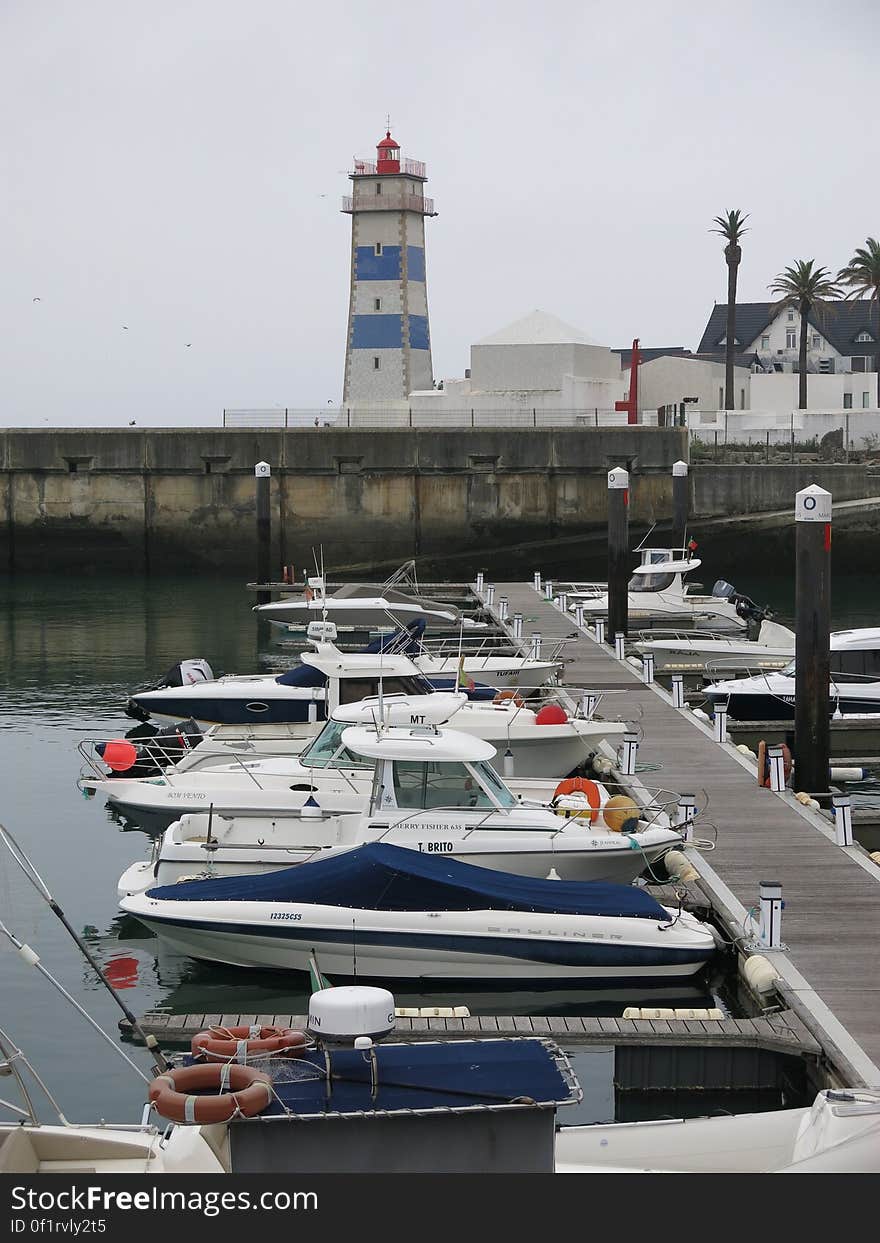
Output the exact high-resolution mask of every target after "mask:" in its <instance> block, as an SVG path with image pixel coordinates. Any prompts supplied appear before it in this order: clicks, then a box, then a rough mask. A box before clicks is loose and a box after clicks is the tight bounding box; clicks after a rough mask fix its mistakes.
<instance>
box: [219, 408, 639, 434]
mask: <svg viewBox="0 0 880 1243" xmlns="http://www.w3.org/2000/svg"><path fill="white" fill-rule="evenodd" d="M656 418H657V416H656V414H654V415H653V417H652V418H651V419H649V420H647V421H650V422H656ZM626 421H627V416H626V411H620V410H600V409H598V408H595V409H590V410H538V409H532V410H524V409H517V410H476V409H474V410H443V411H442V412H441V411H436V410H413V409H403V410H400V409H398V410H383V409H372V410H367V409H363V408H360V409H358V408H356V407H353V406H351V407H345V406H342V407H339V406H332V407H331V406H326V407H325V408H324V409H323V410H321V409H318V410H301V409H281V408H275V409H272V410H224V411H223V426H224V427H291V428H308V427H319V428H320V427H335V428H340V427H415V428H419V427H424V428H432V429H433V428H438V427H625V426H626Z"/></svg>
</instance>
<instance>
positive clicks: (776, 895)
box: [758, 880, 783, 950]
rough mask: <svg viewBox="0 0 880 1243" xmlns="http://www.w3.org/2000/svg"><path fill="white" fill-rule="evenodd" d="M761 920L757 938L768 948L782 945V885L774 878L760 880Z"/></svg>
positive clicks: (772, 948) (776, 947)
mask: <svg viewBox="0 0 880 1243" xmlns="http://www.w3.org/2000/svg"><path fill="white" fill-rule="evenodd" d="M760 897H761V922H760V926H759V928H758V939H759V940H760V942H761V944H762V945H763V946H764V947H765V949H768V950H774V949H777V950H778V949H780V948H781V947H782V907H783V902H782V886H781V885H780V884H779V882H778V881H775V880H762V881H761V882H760Z"/></svg>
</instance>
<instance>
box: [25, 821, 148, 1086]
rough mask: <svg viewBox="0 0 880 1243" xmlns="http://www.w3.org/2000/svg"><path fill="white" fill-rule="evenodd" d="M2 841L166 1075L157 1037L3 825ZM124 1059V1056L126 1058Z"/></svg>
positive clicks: (55, 981)
mask: <svg viewBox="0 0 880 1243" xmlns="http://www.w3.org/2000/svg"><path fill="white" fill-rule="evenodd" d="M0 841H2V842H3V844H4V846H5V847H6V849H7V850H8V851H9V853H10V854H11V855H12V857H13V859H14V860H15V862H16V863H17V864H18V866H19V867H20V868H21V870H22V872H24V874H25V876H26V878H27V879H28V881H30V883H31V884H32V885H33V887H34V889H36V891H37V893H38V894H39V895H40V897H41V898H42V899H43V901H44V902H45V903H46V904H47V906H48V907H49V910H50V911H51V912H52V913H53V915H56V916H57V918H58V919H59V920H60V921H61V923H62V924H63V925H64V927H65V928H66V929H67V931H68V933H69V934H70V936H71V937H72V938H73V940H74V942H75V944H76V945H77V947H78V949H79V951H80V953H81V954H82V955H83V956H84V958H85V959H86V961H87V962H88V964H89V966H90V967H91V968H92V970H93V971H94V972H95V975H97V977H98V979H99V980H100V981H101V983H102V984H103V985H104V987H105V988H106V989H107V991H108V992H109V994H110V996H111V997H112V998H113V1000H114V1001H115V1002H116V1004H117V1005H118V1006H119V1008H120V1010H121V1011H122V1013H123V1014H124V1015H125V1017H126V1018H127V1019H128V1021H129V1023H130V1024H131V1028H132V1031H133V1032H134V1033H135V1034H136V1035H137V1036H138V1037H139V1038H140V1039H141V1040H142V1041H143V1042H144V1044H145V1045H146V1046H147V1048H148V1049H149V1050H150V1054H151V1056H152V1058H153V1061H154V1062H155V1063H156V1065H157V1066H158V1068H159V1071H160V1072H162V1071H166V1070H167V1069H168V1063H167V1062H166V1061H165V1057H164V1055H163V1053H162V1050H161V1049H160V1048H159V1042H158V1040H157V1039H156V1037H155V1036H148V1035H147V1034H146V1033H145V1032H144V1030H143V1028H142V1027H141V1025H140V1023H139V1022H138V1020H137V1018H136V1016H135V1015H134V1014H132V1012H131V1010H129V1008H128V1006H127V1005H126V1004H125V1002H124V1001H123V999H122V998H121V997H120V996H119V993H118V992H117V991H116V989H115V988H114V987H113V985H112V984H111V983H110V981H109V980H108V978H107V976H106V975H105V974H104V971H103V968H102V967H101V966H100V965H99V964H98V962H97V960H96V959H95V956H94V955H93V954H92V952H91V950H90V949H89V947H88V946H87V945H86V943H85V942H84V941H83V939H82V937H81V936H80V935H79V933H77V932H76V931H75V930H74V928H73V927H72V925H71V923H70V921H69V920H68V918H67V916H66V915H65V914H64V911H62V909H61V907H60V906H59V905H58V903H57V902H56V901H55V899H54V898H53V897H52V894H51V893H50V892H49V889H48V887H47V885H46V882H45V881H44V880H43V878H42V876H41V875H40V873H39V872H38V871H37V869H36V868H35V867H34V865H33V863H32V862H31V861H30V859H29V858H28V857H27V855H26V854H25V852H24V850H22V848H21V846H19V844H18V842H17V841H16V840H15V838H14V837H13V835H12V834H11V833H10V831H9V829H7V828H6V826H5V825H3V824H0ZM0 927H2V926H0ZM2 931H3V933H4V934H5V935H6V936H7V937H10V939H11V940H12V942H13V944H14V945H15V947H16V949H18V950H19V951H21V950H22V948H24V949H26V950H28V953H29V954H30V955H32V956H33V958H35V959H36V961H34V962H32V965H33V966H35V967H37V969H38V970H39V971H41V972H42V974H43V975H45V976H46V977H47V978H48V979H50V980H51V981H52V983H53V984H55V986H56V988H58V989H60V990H61V992H63V993H64V995H65V996H66V997H67V998H68V1000H69V1001H70V1002H71V1003H72V1004H73V1005H74V1006H76V1008H77V1010H79V1011H80V1013H81V1014H83V1015H85V1017H86V1018H87V1019H88V1020H89V1022H90V1023H91V1024H92V1026H93V1027H97V1024H96V1023H95V1022H94V1020H93V1019H91V1018H90V1017H89V1015H87V1014H86V1012H85V1010H83V1009H82V1007H81V1006H80V1005H79V1004H78V1003H77V1002H76V1001H74V999H73V998H72V997H71V996H70V995H69V994H68V993H67V992H65V990H64V989H63V988H62V987H61V985H60V984H59V983H58V982H57V980H54V979H53V977H52V976H51V975H49V973H48V971H47V970H46V968H45V967H43V966H42V964H41V963H40V961H39V958H36V955H34V952H33V950H30V949H28V947H27V946H24V947H23V946H22V944H21V942H19V941H16V940H15V939H14V938H12V937H11V934H10V933H9V932H8V930H7V929H6V928H5V927H2ZM29 961H30V959H29ZM97 1029H98V1031H101V1032H102V1035H104V1036H105V1037H106V1032H103V1031H102V1029H101V1028H100V1027H97ZM107 1039H109V1037H107ZM110 1043H111V1044H113V1047H114V1049H117V1050H118V1046H117V1045H116V1044H114V1043H113V1041H110ZM118 1051H119V1052H121V1050H118ZM123 1056H125V1055H124V1054H123ZM128 1060H129V1059H128V1058H126V1061H128ZM131 1065H132V1066H134V1062H132V1063H131ZM135 1069H136V1070H137V1067H135ZM138 1074H139V1075H140V1074H142V1072H141V1071H140V1070H138Z"/></svg>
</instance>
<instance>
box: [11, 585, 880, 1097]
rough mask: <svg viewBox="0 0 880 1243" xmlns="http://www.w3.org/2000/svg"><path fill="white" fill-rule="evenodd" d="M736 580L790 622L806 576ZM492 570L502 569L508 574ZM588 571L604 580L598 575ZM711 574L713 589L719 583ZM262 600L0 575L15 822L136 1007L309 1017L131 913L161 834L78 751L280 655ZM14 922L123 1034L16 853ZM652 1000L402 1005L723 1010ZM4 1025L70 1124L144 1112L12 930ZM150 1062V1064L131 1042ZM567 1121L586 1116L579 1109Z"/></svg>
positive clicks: (136, 1056) (471, 999)
mask: <svg viewBox="0 0 880 1243" xmlns="http://www.w3.org/2000/svg"><path fill="white" fill-rule="evenodd" d="M708 568H710V569H712V570H714V569H716V568H717V573H715V577H721V576H722V575H723V576H725V577H729V578H731V579H732V581H734V582H735V583H736V585H737V587H738V588H740V589H742V590H744V591H746V592H747V593H748V594H750V595H752V596H753V597H754V598H755V599H756V600H758V601H760V602H762V603H764V602H766V603H768V604H770V605H771V606H772V607H774V608H776V609H778V610H779V611H780V614H781V615H790V614H791V611H792V607H793V584H792V583H790V582H786V580H785V579H780V578H779V577H772V576H770V575H762V576H760V577H759V576H758V575H756V574H753V573H751V572H749V571H745V572H743V573H740V574H739V575H734V574H733V573H732V572H731V568H730V566H724V567H721V566H719V567H708ZM493 571H494V573H495V574H496V576H497V577H499V578H502V577H503V576H504V573H505V570H504V567H503V566H499V565H497V564H496V565H495V566H494V567H493ZM581 572H583V573H597V570H596V569H593V568H589V569H586V570H584V571H581ZM704 579H705V581H707V582H711V581H714V579H713V578H712V577H711V574H710V575H704ZM834 600H835V616H834V624H835V625H836V626H843V625H848V624H855V625H864V624H869V623H872V622H874V621H875V620H876V617H877V609H878V607H880V588H878V585H877V582H876V580H875V579H873V578H871V577H869V576H865V577H864V578H860V579H857V578H847V579H838V581H837V582H836V584H835V594H834ZM251 604H252V600H251V599H250V598H249V596H248V594H247V592H246V591H245V590H244V589H243V586H242V583H241V582H240V581H239V580H238V579H237V578H236V579H229V578H223V579H219V578H218V579H212V578H208V577H203V576H199V577H195V576H194V577H191V578H180V579H172V578H159V577H152V578H139V577H131V578H125V577H113V578H108V577H102V576H94V577H63V578H62V577H59V576H52V577H49V576H44V577H40V576H17V577H14V578H10V579H6V580H4V581H3V582H2V585H0V677H2V686H3V694H2V697H0V791H2V797H0V821H2V823H3V824H5V825H6V826H7V827H8V828H9V829H10V830H11V831H12V832H13V833H14V834H15V835H16V836H17V837H18V839H19V840H20V842H21V843H22V845H23V846H24V848H25V849H26V850H27V852H28V853H29V855H30V856H31V858H32V860H33V862H34V864H35V865H36V867H37V868H38V870H39V871H40V873H41V874H42V876H43V878H44V880H45V881H46V883H47V885H48V887H49V889H50V890H51V892H52V893H53V895H54V896H55V897H56V899H57V900H58V901H59V903H60V904H61V906H62V907H63V908H64V910H65V912H66V913H67V915H68V917H69V919H70V921H71V923H72V924H73V925H74V927H76V928H77V929H78V930H81V931H83V932H84V933H85V935H86V936H87V939H88V941H89V943H90V945H91V947H92V950H93V952H94V953H95V955H96V956H97V957H98V959H99V960H100V961H101V962H102V964H103V965H104V966H105V968H106V969H107V970H108V972H109V973H110V975H111V977H112V978H113V979H114V981H115V982H116V983H117V986H118V987H119V988H120V989H121V990H122V995H123V996H124V997H125V999H126V1001H127V1003H128V1004H129V1006H130V1007H131V1009H132V1010H134V1011H135V1013H138V1014H140V1013H143V1012H144V1011H146V1010H149V1009H153V1008H167V1009H170V1010H173V1011H176V1012H178V1013H183V1012H204V1013H208V1012H213V1013H217V1012H221V1013H223V1012H225V1013H278V1014H282V1013H302V1012H303V1011H304V1010H305V1009H306V1007H307V993H308V988H307V983H306V981H305V980H304V979H303V978H301V977H299V976H296V975H291V976H289V977H286V976H277V975H269V974H265V975H263V974H260V973H245V972H241V971H235V970H232V969H221V968H217V967H212V966H209V965H207V964H199V963H195V962H193V961H191V960H188V959H185V958H182V957H180V956H178V955H175V954H172V953H170V952H168V951H167V950H164V949H162V948H160V947H159V945H158V943H157V942H156V941H155V939H153V938H152V937H150V936H148V935H147V934H146V933H145V931H144V930H143V929H142V928H141V927H140V926H139V925H137V924H136V923H134V922H133V921H131V920H129V919H122V918H120V916H119V914H118V912H117V908H116V881H117V878H118V877H119V875H120V874H121V872H122V871H123V870H124V869H125V868H126V867H127V866H128V865H129V864H130V863H131V862H132V861H133V860H134V859H137V858H139V857H143V856H144V855H145V854H146V852H147V848H148V841H147V838H146V837H145V835H144V834H143V833H141V832H140V831H131V830H130V829H128V828H127V827H126V826H125V825H122V824H120V823H119V822H118V821H117V820H114V819H113V818H112V817H111V816H110V814H109V813H108V811H107V810H106V809H105V807H104V806H103V804H102V802H101V801H100V800H91V801H87V800H85V799H84V798H83V797H82V796H81V795H80V793H79V792H78V790H77V788H76V784H75V783H76V778H77V776H78V774H79V772H80V766H81V761H80V756H79V755H78V753H77V749H76V747H77V743H78V742H79V741H80V740H81V739H83V738H90V737H91V738H102V737H115V736H121V735H122V734H124V733H125V732H126V730H128V729H129V728H131V726H132V721H131V720H130V719H128V718H127V717H126V716H125V715H124V714H123V711H122V708H123V705H124V703H125V701H126V698H127V695H128V693H129V691H130V690H131V689H132V688H133V687H135V686H137V685H139V684H142V683H143V682H146V681H150V680H152V679H154V678H156V677H158V676H159V675H160V674H162V673H163V672H164V671H165V670H166V669H167V668H169V667H170V666H171V665H173V664H174V663H176V662H177V661H178V660H180V659H182V658H184V657H187V656H203V657H205V658H206V659H207V660H208V661H209V662H210V663H211V664H212V666H213V668H214V670H215V671H216V672H219V671H227V672H248V671H252V670H255V669H259V668H262V667H267V665H268V664H269V663H271V664H273V665H277V661H278V656H279V652H278V650H277V649H271V648H270V647H268V646H264V647H263V648H262V649H261V648H260V646H259V645H258V640H257V627H256V625H255V624H254V619H253V616H252V614H251V611H250V609H251ZM0 912H2V914H0V918H2V919H3V921H4V922H5V923H6V924H7V926H8V927H9V928H10V929H11V931H12V932H13V933H14V934H15V935H16V936H17V937H19V938H20V939H21V940H23V941H25V942H27V943H28V944H30V945H32V946H33V947H34V949H35V950H36V951H37V952H38V953H39V954H40V956H41V959H42V961H43V963H44V964H45V966H46V967H47V968H48V969H49V970H50V971H51V972H52V973H53V974H55V975H56V976H57V977H58V979H59V980H60V981H61V983H62V984H63V985H64V987H65V988H67V989H68V990H69V991H70V992H71V993H72V994H73V995H74V996H75V997H76V998H77V999H78V1000H79V1001H80V1002H81V1004H83V1005H84V1006H85V1007H86V1009H87V1010H88V1011H89V1012H90V1013H91V1014H92V1015H93V1016H94V1017H95V1018H96V1019H97V1020H98V1022H99V1023H100V1024H101V1025H102V1026H103V1027H104V1028H105V1030H107V1031H109V1032H111V1033H112V1034H113V1035H114V1036H115V1034H116V1024H117V1020H118V1018H119V1017H120V1012H119V1011H118V1009H117V1008H116V1007H115V1005H114V1004H113V1002H112V1000H111V999H110V998H109V996H108V995H107V994H106V992H105V991H104V990H103V989H102V988H101V986H100V985H99V984H98V983H97V981H96V980H95V979H94V977H93V975H92V972H91V970H90V969H89V967H88V966H87V964H86V963H85V962H84V960H83V959H82V958H81V957H80V955H79V954H78V952H77V950H76V949H75V947H74V946H73V944H72V942H71V941H70V940H69V938H68V937H67V935H66V933H65V932H64V930H63V929H62V927H61V926H60V924H59V923H58V921H57V920H56V919H55V917H54V916H53V915H52V914H51V913H50V912H49V910H48V909H47V908H46V906H45V904H43V903H42V902H41V901H40V899H39V898H38V897H37V895H36V894H35V893H34V891H33V890H32V889H31V888H30V887H29V886H28V885H27V883H26V882H25V881H24V878H23V877H22V876H21V874H20V873H19V872H18V870H17V868H16V867H15V865H14V864H13V863H12V862H11V860H9V859H8V857H7V856H6V852H5V851H4V852H3V857H2V858H0ZM672 991H673V994H674V995H669V994H667V995H664V996H658V997H655V998H653V999H648V998H642V997H631V996H627V995H626V994H622V993H611V994H608V993H605V994H601V993H593V992H587V991H580V992H571V991H562V990H556V989H551V990H547V991H546V992H535V993H522V992H520V993H515V994H513V993H490V992H486V991H485V990H481V991H479V992H473V991H471V992H468V991H466V990H464V989H456V990H455V991H454V992H449V993H446V994H441V993H438V992H432V993H431V995H430V997H420V996H419V995H418V994H416V993H413V992H407V991H404V990H402V989H400V990H397V999H398V1004H401V1005H416V1004H419V1002H420V1001H421V1002H422V1003H429V1002H430V1004H454V1003H463V1004H466V1005H468V1006H470V1008H471V1011H472V1012H473V1013H481V1012H482V1013H487V1012H493V1013H504V1012H507V1013H529V1012H531V1013H566V1012H568V1013H577V1014H590V1013H592V1014H620V1013H621V1010H622V1008H623V1006H625V1005H626V1004H633V1003H635V1004H639V1003H640V1002H642V1001H644V1002H645V1004H657V1005H664V1004H667V1005H668V1004H672V1005H674V1004H680V1005H707V1004H712V998H711V994H707V993H706V992H705V990H703V991H701V990H697V989H692V990H688V989H687V988H681V989H677V990H672ZM0 999H2V1001H0V1026H2V1027H4V1028H5V1029H6V1030H8V1032H9V1033H10V1035H11V1036H12V1037H13V1039H15V1040H16V1041H17V1042H18V1043H19V1044H20V1045H21V1046H22V1047H23V1048H24V1050H25V1052H26V1053H27V1055H28V1056H29V1057H30V1058H31V1059H32V1060H33V1061H34V1063H35V1064H36V1066H37V1068H38V1069H39V1070H41V1072H42V1074H43V1076H44V1077H45V1078H46V1080H47V1082H48V1085H49V1087H50V1088H51V1089H52V1090H53V1091H54V1092H55V1094H56V1095H57V1097H58V1099H59V1101H60V1103H61V1105H62V1107H63V1108H64V1109H65V1111H66V1112H68V1116H69V1117H72V1118H75V1119H80V1120H83V1121H87V1120H93V1119H94V1118H95V1117H97V1116H101V1117H106V1118H108V1119H115V1120H116V1121H121V1120H125V1121H133V1120H135V1119H136V1118H137V1117H139V1112H140V1106H141V1103H142V1101H143V1099H144V1094H145V1093H144V1087H143V1084H141V1083H140V1082H139V1081H138V1080H137V1078H136V1077H135V1076H134V1075H133V1073H132V1072H131V1070H130V1069H129V1068H128V1067H126V1066H125V1065H124V1064H123V1062H122V1061H121V1059H119V1058H118V1057H116V1056H115V1054H114V1053H113V1052H112V1050H111V1049H109V1048H108V1047H107V1046H106V1045H105V1044H102V1042H101V1041H100V1040H99V1038H98V1037H97V1036H96V1035H95V1034H94V1033H93V1032H91V1031H90V1030H89V1029H88V1028H87V1026H86V1025H85V1023H84V1021H83V1020H82V1019H81V1018H80V1017H79V1016H78V1015H76V1014H75V1013H74V1012H73V1010H72V1009H71V1008H70V1007H69V1006H68V1005H67V1004H66V1003H65V1002H64V1001H63V1000H62V998H61V997H59V996H58V995H57V993H55V992H54V991H53V990H52V988H51V987H50V985H49V984H48V983H47V981H45V980H44V979H43V978H41V976H40V975H39V974H38V973H37V972H36V971H34V970H33V969H31V968H29V967H28V966H26V965H25V963H24V962H23V961H22V960H21V959H20V958H19V956H18V955H17V954H16V953H15V952H14V950H12V949H11V948H10V947H9V946H8V943H7V942H6V941H5V938H3V944H2V946H0ZM124 1047H125V1049H126V1051H127V1052H128V1054H129V1056H130V1057H131V1058H132V1060H134V1061H135V1062H136V1063H137V1064H139V1065H141V1066H142V1067H144V1068H146V1067H147V1066H148V1065H149V1064H150V1060H149V1058H148V1057H147V1055H146V1054H145V1052H144V1051H143V1050H142V1049H139V1048H137V1047H136V1046H131V1045H126V1046H124ZM577 1069H578V1073H579V1075H580V1077H581V1080H582V1083H583V1086H584V1089H585V1096H586V1099H585V1103H584V1106H583V1108H582V1109H581V1110H580V1111H579V1115H578V1117H579V1120H587V1119H594V1120H595V1119H608V1118H610V1117H613V1113H614V1103H613V1090H612V1088H611V1083H610V1075H611V1061H610V1054H608V1053H605V1052H603V1051H596V1052H595V1053H593V1052H590V1053H584V1054H580V1055H579V1056H578V1058H577ZM567 1120H570V1121H574V1120H575V1117H574V1115H573V1113H569V1114H568V1115H567Z"/></svg>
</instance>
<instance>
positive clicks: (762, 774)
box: [758, 738, 792, 790]
mask: <svg viewBox="0 0 880 1243" xmlns="http://www.w3.org/2000/svg"><path fill="white" fill-rule="evenodd" d="M781 745H782V773H783V777H784V779H785V784H786V785H788V779H789V777H790V776H791V767H792V764H791V751H790V750H789V749H788V747H787V746H786V744H785V743H784V742H783V743H782V744H781ZM758 785H759V786H762V787H764V788H765V789H767V790H769V789H770V760H769V759H768V757H767V743H766V742H765V741H764V739H763V738H762V739H761V741H760V742H759V743H758Z"/></svg>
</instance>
